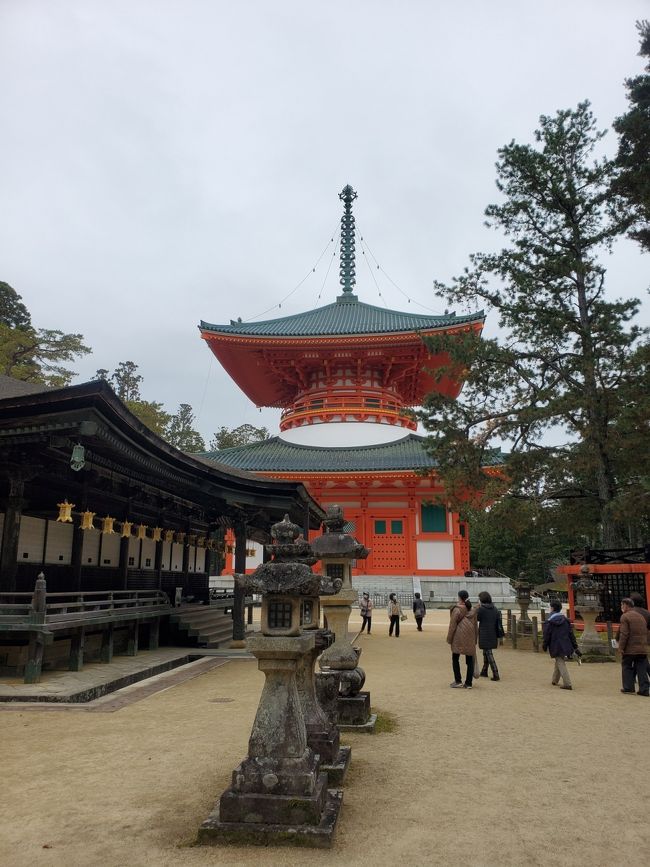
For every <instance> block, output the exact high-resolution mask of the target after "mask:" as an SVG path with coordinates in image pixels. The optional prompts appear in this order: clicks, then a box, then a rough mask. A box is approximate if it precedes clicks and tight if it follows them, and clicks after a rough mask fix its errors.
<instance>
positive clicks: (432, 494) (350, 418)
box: [200, 186, 510, 599]
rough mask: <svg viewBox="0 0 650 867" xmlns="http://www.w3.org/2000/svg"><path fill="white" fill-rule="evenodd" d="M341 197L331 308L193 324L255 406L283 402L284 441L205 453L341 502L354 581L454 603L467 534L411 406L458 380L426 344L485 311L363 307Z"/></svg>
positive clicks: (347, 206)
mask: <svg viewBox="0 0 650 867" xmlns="http://www.w3.org/2000/svg"><path fill="white" fill-rule="evenodd" d="M339 198H340V199H341V200H342V202H343V217H342V219H341V244H340V251H341V252H340V284H341V287H342V291H341V294H340V295H339V296H338V297H337V298H336V301H335V302H334V303H331V304H327V305H325V306H323V307H320V308H317V309H313V310H308V311H306V312H304V313H298V314H295V315H291V316H285V317H281V318H278V319H272V320H267V321H263V322H242V321H240V320H237V321H231V322H230V323H229V324H224V325H219V324H211V323H208V322H201V324H200V332H201V337H202V338H203V339H204V340H205V341H206V343H207V345H208V346H209V348H210V349H211V351H212V352H213V353H214V355H215V356H216V358H217V359H218V360H219V362H220V363H221V364H222V366H223V367H224V368H225V370H226V371H227V372H228V373H229V374H230V376H231V377H232V378H233V380H234V381H235V382H236V384H237V385H238V386H239V387H240V388H241V389H242V390H243V391H244V392H245V394H246V395H247V396H248V397H249V398H250V399H251V401H253V403H255V404H256V405H257V406H259V407H262V406H265V407H277V408H279V409H281V410H282V415H281V420H280V433H279V435H278V436H275V437H272V438H271V439H268V440H266V441H263V442H255V443H251V444H249V445H244V446H240V447H236V448H229V449H223V450H220V451H216V452H211V453H208V454H206V457H207V458H208V459H210V460H214V461H215V462H220V463H222V464H227V465H228V466H231V467H233V468H234V469H238V470H246V471H248V472H254V473H256V474H259V475H263V476H265V477H266V478H268V479H276V480H278V479H293V480H295V481H300V482H302V483H303V484H304V485H305V486H306V487H307V489H308V490H309V491H310V493H311V494H312V495H313V496H314V497H315V498H316V499H317V500H318V502H319V503H321V504H322V505H323V506H327V505H329V504H332V503H338V504H340V505H341V506H342V507H343V509H344V512H345V516H346V518H347V520H348V530H349V531H350V532H352V533H354V535H355V536H356V537H357V538H358V539H359V541H360V542H362V543H363V544H364V545H365V546H366V547H367V548H369V549H370V555H369V556H368V559H367V560H365V561H359V562H358V563H357V564H356V567H355V569H354V576H355V585H356V586H357V588H359V589H361V588H364V589H366V588H369V589H373V590H375V591H381V590H382V589H383V588H386V589H391V590H404V591H408V590H412V589H413V588H415V589H418V590H419V589H421V590H422V591H423V592H424V595H425V598H437V599H441V598H447V597H448V596H451V598H454V597H455V595H456V590H457V589H458V588H459V587H460V586H461V582H463V581H464V577H463V576H464V575H465V573H466V572H468V571H469V570H470V561H469V528H468V527H467V524H466V523H465V522H464V521H462V520H461V519H460V518H459V515H458V514H457V513H456V512H453V511H451V510H450V509H448V508H446V507H445V505H442V504H440V502H439V500H437V499H436V495H437V494H439V493H440V492H441V487H440V483H439V480H438V479H437V477H436V467H435V461H434V459H433V458H432V457H431V455H430V454H429V453H428V452H427V450H426V449H425V447H424V437H422V436H420V435H418V434H417V433H416V429H417V423H416V419H415V416H414V413H413V408H414V407H417V406H419V405H421V404H422V402H423V399H424V397H425V395H426V394H427V393H428V392H431V391H433V390H439V391H441V392H443V393H445V394H447V395H450V396H452V397H455V396H457V395H458V393H459V392H460V389H461V387H462V383H461V381H460V380H458V379H450V378H441V379H437V378H436V377H435V375H434V371H435V370H436V368H437V367H439V366H440V365H441V364H442V362H443V358H442V357H436V356H432V355H431V354H430V352H429V350H428V348H427V346H426V344H425V342H424V340H423V338H425V337H427V336H428V335H432V334H439V333H440V332H444V333H446V334H452V335H453V334H458V335H461V334H462V333H463V332H467V331H469V330H473V331H476V332H480V331H481V330H482V328H483V323H484V317H483V315H482V313H476V314H473V315H468V316H456V315H455V314H445V315H423V314H417V313H411V312H404V311H397V310H388V309H385V308H381V307H376V306H373V305H370V304H366V303H364V302H362V301H360V300H359V297H358V296H357V295H356V294H355V293H354V291H353V290H354V286H355V283H356V277H355V225H354V216H353V214H352V203H353V201H354V199H355V198H356V193H355V191H354V190H353V189H352V187H350V186H347V187H345V189H344V190H343V191H342V192H341V194H340V196H339ZM257 562H258V560H256V559H255V558H251V559H249V561H248V566H249V567H254V566H255V565H256V563H257ZM483 589H485V588H483ZM490 589H491V590H495V593H494V594H493V595H495V596H496V597H497V598H500V597H502V596H503V595H504V594H505V595H508V596H509V595H510V590H509V588H508V587H504V588H501V587H496V588H495V587H492V588H490ZM432 594H434V595H433V597H432Z"/></svg>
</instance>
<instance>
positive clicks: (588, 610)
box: [573, 564, 610, 657]
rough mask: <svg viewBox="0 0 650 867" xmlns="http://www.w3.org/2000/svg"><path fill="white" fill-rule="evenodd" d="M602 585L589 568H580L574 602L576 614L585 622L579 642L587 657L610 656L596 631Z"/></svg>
mask: <svg viewBox="0 0 650 867" xmlns="http://www.w3.org/2000/svg"><path fill="white" fill-rule="evenodd" d="M601 589H602V584H599V583H598V581H595V580H594V579H593V578H592V576H591V573H590V572H589V566H587V565H586V564H584V565H583V566H581V567H580V577H579V578H578V579H577V580H576V581H574V582H573V602H574V606H575V611H576V614H578V613H579V614H580V616H581V617H582V620H583V622H584V629H583V631H582V636H581V638H580V640H579V642H578V645H579V647H580V650H581V651H582V653H583V654H585V657H588V656H589V655H591V656H593V655H594V654H595V655H598V656H608V655H610V650H609V647H608V645H607V644H606V643H605V642H604V641H601V640H600V636H599V635H598V632H597V631H596V618H597V617H598V615H599V614H600V613H601V612H602V610H603V606H602V605H601V603H600V591H601Z"/></svg>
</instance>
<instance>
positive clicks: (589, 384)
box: [423, 102, 642, 547]
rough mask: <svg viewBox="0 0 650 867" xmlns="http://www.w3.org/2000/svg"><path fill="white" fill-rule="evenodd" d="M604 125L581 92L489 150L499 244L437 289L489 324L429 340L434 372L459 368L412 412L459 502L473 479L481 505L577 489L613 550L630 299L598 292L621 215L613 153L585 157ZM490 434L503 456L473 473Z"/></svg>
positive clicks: (490, 456)
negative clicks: (438, 365) (494, 159)
mask: <svg viewBox="0 0 650 867" xmlns="http://www.w3.org/2000/svg"><path fill="white" fill-rule="evenodd" d="M603 135H604V133H602V132H599V131H598V130H597V129H596V125H595V121H594V118H593V115H592V113H591V111H590V109H589V104H588V103H586V102H585V103H581V104H579V105H578V107H577V108H576V110H574V111H571V110H566V111H560V112H558V113H557V114H556V115H555V116H553V117H545V116H542V117H541V118H540V128H539V129H538V130H537V131H536V133H535V140H536V145H535V146H531V145H520V144H516V143H515V142H514V141H513V142H511V143H510V144H509V145H506V146H505V147H503V148H501V149H500V150H499V160H498V163H497V187H498V189H499V191H500V192H501V193H502V194H503V201H502V202H501V203H500V204H494V205H490V206H489V207H488V208H487V210H486V215H487V217H488V220H489V223H488V225H491V226H493V227H494V228H496V229H499V230H500V231H501V232H502V233H503V234H504V235H505V236H506V238H507V239H509V241H510V244H509V246H507V247H505V248H504V249H503V250H502V251H501V252H500V253H497V254H475V255H473V256H472V257H471V258H470V263H471V264H470V266H469V267H468V268H467V269H466V270H465V273H464V274H463V275H462V276H461V277H459V278H457V279H456V280H455V281H454V282H453V284H452V285H451V286H450V287H446V286H443V285H441V284H438V286H437V292H438V294H439V296H441V297H444V298H447V299H449V300H450V301H451V302H452V303H454V302H456V303H457V302H458V301H463V302H466V303H467V304H468V305H470V306H471V305H473V304H475V303H476V300H477V299H479V300H480V302H482V303H483V304H485V305H487V312H488V314H491V315H495V314H496V316H497V317H498V324H499V327H500V329H501V333H500V335H499V337H498V338H495V339H481V338H480V337H478V336H477V335H475V334H474V333H473V332H469V333H467V334H464V335H462V336H461V337H460V339H459V335H451V336H447V337H445V336H442V337H439V338H432V339H430V340H428V343H429V346H430V349H431V350H432V351H434V352H444V353H447V356H448V363H447V364H446V365H444V366H443V368H442V369H441V370H440V371H439V375H445V374H452V375H454V376H456V377H458V376H459V375H461V376H465V377H466V378H465V386H464V389H463V392H462V393H461V396H460V398H459V399H458V400H456V401H453V400H450V399H448V398H445V397H444V396H442V395H439V394H437V393H434V394H432V395H430V396H429V397H428V399H427V404H426V407H425V409H424V413H423V420H424V422H425V425H426V427H427V428H428V430H430V431H431V434H430V437H429V447H430V449H431V450H432V452H433V453H434V454H435V456H436V458H437V459H438V461H439V464H440V472H441V476H442V478H443V480H444V482H445V486H446V493H447V495H448V496H449V498H450V499H451V500H452V502H455V503H456V504H461V505H462V503H463V500H465V505H466V501H467V498H466V495H465V491H466V490H467V488H468V487H469V488H470V489H472V490H474V491H479V490H483V492H484V502H489V501H491V500H494V498H495V497H497V496H498V495H499V494H501V493H503V492H505V491H507V492H508V493H509V495H510V496H514V497H521V498H525V499H528V500H532V501H536V502H538V503H545V502H551V501H554V502H560V501H562V500H565V499H571V500H579V501H581V505H582V507H583V508H585V509H590V508H592V506H595V511H596V514H597V518H596V520H597V521H598V522H599V524H600V531H601V542H602V544H604V545H605V546H606V547H613V546H616V545H618V544H620V543H621V542H622V541H623V540H624V538H625V534H624V528H623V527H622V525H621V522H620V520H618V518H617V516H616V510H615V503H616V501H617V498H618V497H619V494H620V487H619V479H618V477H617V474H616V457H617V454H618V444H617V442H616V436H615V421H616V418H617V414H618V412H619V411H620V395H619V391H620V389H621V387H622V385H623V383H624V381H625V380H626V377H627V375H628V372H629V368H630V364H631V363H632V359H633V357H634V352H635V347H636V345H637V343H638V342H639V340H640V338H641V337H642V332H641V331H640V329H639V328H638V327H637V326H635V325H630V321H631V320H632V319H633V318H634V316H635V315H636V313H637V310H638V301H636V300H627V301H621V300H614V301H607V300H606V299H605V296H604V292H605V278H606V272H605V269H604V267H603V266H602V264H601V262H600V260H599V258H598V255H599V254H600V253H602V252H603V251H607V250H609V249H610V248H611V245H612V243H613V241H614V240H615V239H616V238H617V237H618V236H620V235H621V234H622V233H624V232H625V231H626V230H627V229H628V228H629V225H630V217H629V213H628V211H627V210H626V209H625V207H624V206H623V203H622V202H621V200H620V199H619V197H617V196H616V195H613V194H612V192H611V184H612V180H613V178H614V176H615V167H614V165H613V163H612V162H611V161H609V160H607V159H596V158H594V153H593V152H594V149H595V148H596V146H597V145H598V144H599V143H600V141H601V139H602V137H603ZM498 442H503V443H506V444H507V445H508V447H509V451H510V455H509V456H508V458H507V459H506V462H505V465H504V466H503V467H502V468H501V469H500V470H499V469H498V468H497V470H496V471H493V472H491V473H490V472H488V473H486V470H485V466H486V464H492V465H494V464H496V463H498V458H497V456H496V455H495V454H494V445H495V444H496V443H498Z"/></svg>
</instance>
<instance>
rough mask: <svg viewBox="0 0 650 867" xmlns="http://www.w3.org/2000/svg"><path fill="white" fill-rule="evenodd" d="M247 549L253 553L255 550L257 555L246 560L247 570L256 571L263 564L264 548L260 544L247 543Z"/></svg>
mask: <svg viewBox="0 0 650 867" xmlns="http://www.w3.org/2000/svg"><path fill="white" fill-rule="evenodd" d="M246 547H247V548H249V549H250V550H251V551H252V550H253V549H255V555H254V556H253V557H247V558H246V568H247V569H255V568H256V567H257V566H259V565H260V563H261V562H262V557H263V551H262V546H261V545H260V544H259V542H250V541H249V542H246Z"/></svg>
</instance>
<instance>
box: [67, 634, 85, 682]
mask: <svg viewBox="0 0 650 867" xmlns="http://www.w3.org/2000/svg"><path fill="white" fill-rule="evenodd" d="M85 641H86V628H85V627H84V626H80V627H79V629H77V630H76V631H75V632H74V634H73V636H72V638H71V639H70V659H69V662H68V670H69V671H81V669H82V668H83V664H84V644H85Z"/></svg>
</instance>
